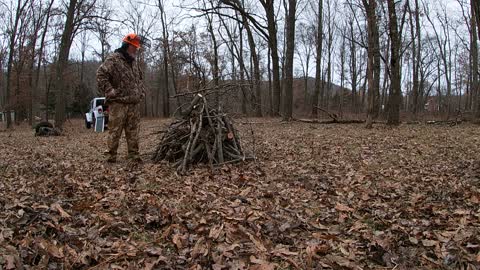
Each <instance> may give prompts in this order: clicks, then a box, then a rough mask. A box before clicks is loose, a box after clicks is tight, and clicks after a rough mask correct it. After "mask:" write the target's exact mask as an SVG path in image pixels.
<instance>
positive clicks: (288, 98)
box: [283, 0, 297, 121]
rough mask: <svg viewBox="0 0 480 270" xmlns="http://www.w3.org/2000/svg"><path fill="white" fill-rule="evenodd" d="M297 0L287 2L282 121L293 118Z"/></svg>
mask: <svg viewBox="0 0 480 270" xmlns="http://www.w3.org/2000/svg"><path fill="white" fill-rule="evenodd" d="M296 10H297V0H288V12H287V19H286V22H285V23H286V28H287V33H286V39H287V48H286V53H285V82H284V87H285V108H284V110H285V114H284V115H283V120H286V121H288V120H290V119H292V118H293V113H292V110H293V54H294V53H295V21H296Z"/></svg>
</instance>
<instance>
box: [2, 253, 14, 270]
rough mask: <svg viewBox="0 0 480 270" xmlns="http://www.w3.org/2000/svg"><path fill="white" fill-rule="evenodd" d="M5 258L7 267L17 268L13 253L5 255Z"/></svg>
mask: <svg viewBox="0 0 480 270" xmlns="http://www.w3.org/2000/svg"><path fill="white" fill-rule="evenodd" d="M3 258H4V259H5V262H6V265H5V269H7V270H10V269H15V268H16V265H15V256H12V255H3Z"/></svg>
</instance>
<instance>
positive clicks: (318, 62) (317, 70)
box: [312, 0, 323, 118]
mask: <svg viewBox="0 0 480 270" xmlns="http://www.w3.org/2000/svg"><path fill="white" fill-rule="evenodd" d="M315 40H316V56H315V60H316V61H315V62H316V67H315V90H314V94H313V99H312V117H315V118H316V117H318V110H317V107H318V97H319V95H320V88H321V84H322V82H321V77H322V50H323V48H322V45H323V0H318V17H317V35H316V37H315Z"/></svg>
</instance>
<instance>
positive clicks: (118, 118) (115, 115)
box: [107, 103, 140, 159]
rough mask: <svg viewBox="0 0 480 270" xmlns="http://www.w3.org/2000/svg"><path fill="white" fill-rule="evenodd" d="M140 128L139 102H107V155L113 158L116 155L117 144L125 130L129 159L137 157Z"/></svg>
mask: <svg viewBox="0 0 480 270" xmlns="http://www.w3.org/2000/svg"><path fill="white" fill-rule="evenodd" d="M139 128H140V104H123V103H112V104H109V120H108V129H109V132H108V140H107V146H108V151H107V153H108V155H109V158H111V159H115V158H116V156H117V150H118V145H119V143H120V138H121V137H122V131H123V130H125V137H126V139H127V148H128V155H127V158H129V159H136V158H139V149H138V131H139Z"/></svg>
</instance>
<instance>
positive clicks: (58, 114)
mask: <svg viewBox="0 0 480 270" xmlns="http://www.w3.org/2000/svg"><path fill="white" fill-rule="evenodd" d="M94 7H95V0H93V1H92V2H89V1H88V0H80V1H79V0H70V2H69V4H68V8H67V14H66V20H65V26H64V29H63V32H62V37H61V40H60V47H59V53H58V60H57V63H56V66H55V84H54V87H55V99H56V103H55V126H56V127H57V128H59V129H63V124H64V122H65V88H66V87H65V86H66V85H65V78H64V74H65V71H66V70H67V68H68V57H69V54H70V47H71V46H72V42H73V38H74V37H75V35H76V34H77V33H78V30H79V29H80V27H82V25H83V24H84V23H85V22H86V21H88V20H89V19H91V15H92V13H93V11H94Z"/></svg>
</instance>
